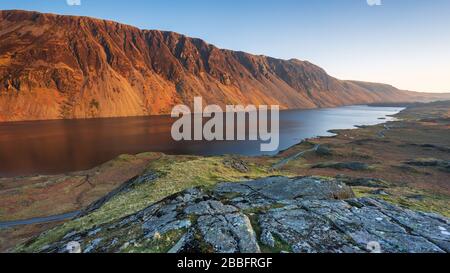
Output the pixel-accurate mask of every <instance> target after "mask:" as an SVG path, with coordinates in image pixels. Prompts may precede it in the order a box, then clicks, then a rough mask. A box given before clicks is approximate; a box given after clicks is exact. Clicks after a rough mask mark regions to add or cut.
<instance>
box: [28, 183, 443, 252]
mask: <svg viewBox="0 0 450 273" xmlns="http://www.w3.org/2000/svg"><path fill="white" fill-rule="evenodd" d="M148 177H153V176H152V175H149V176H148ZM142 178H143V179H144V180H146V179H147V178H145V176H143V177H142ZM142 178H137V179H136V181H135V182H133V183H142V182H139V181H141V180H142ZM151 179H152V178H150V180H146V181H147V182H146V183H151ZM133 183H131V184H133ZM122 190H132V189H130V188H129V189H122ZM102 205H103V202H100V203H96V204H94V205H93V206H92V207H90V208H88V210H87V213H88V214H87V215H89V214H90V213H95V212H96V209H98V208H99V206H102ZM74 221H83V220H82V219H76V220H74ZM448 230H450V225H449V219H447V218H445V217H441V216H438V215H435V214H427V213H421V212H413V211H410V210H406V209H402V208H399V207H396V206H393V205H391V204H388V203H386V202H384V201H380V200H376V199H371V198H360V199H356V198H354V195H353V192H352V190H351V189H350V188H349V187H348V186H346V185H345V184H342V183H340V182H338V181H336V180H334V179H324V178H318V177H302V178H286V177H267V178H263V179H259V180H253V181H249V182H242V183H222V184H218V185H217V186H215V187H214V188H213V189H210V190H206V189H201V188H193V189H189V190H186V191H184V192H181V193H179V194H176V195H173V196H170V197H168V198H166V199H165V200H163V201H161V202H158V203H156V204H154V205H151V206H149V207H147V208H145V209H144V210H142V211H139V212H137V213H135V214H132V215H129V216H127V217H124V218H122V219H119V220H114V221H111V222H109V223H105V224H102V225H98V226H95V227H93V228H91V229H89V230H84V231H75V230H73V231H70V232H68V233H67V234H52V231H49V232H47V233H46V234H43V235H42V236H47V237H48V238H52V240H51V241H46V240H42V239H41V238H39V237H38V238H36V239H34V240H32V241H30V242H28V243H27V244H25V245H24V246H22V247H21V250H20V251H25V252H67V251H68V250H67V245H68V244H69V243H71V242H76V243H77V244H80V246H81V249H82V251H83V252H171V253H176V252H181V253H184V252H189V253H192V252H202V253H209V252H219V253H239V252H241V253H259V252H295V253H316V252H321V253H353V252H362V253H364V252H371V251H379V252H393V253H399V252H407V253H413V252H420V253H422V252H449V251H450V235H449V233H448ZM53 232H54V231H53ZM54 235H57V236H54ZM58 237H59V239H56V238H58ZM39 242H40V243H39ZM42 242H45V243H42Z"/></svg>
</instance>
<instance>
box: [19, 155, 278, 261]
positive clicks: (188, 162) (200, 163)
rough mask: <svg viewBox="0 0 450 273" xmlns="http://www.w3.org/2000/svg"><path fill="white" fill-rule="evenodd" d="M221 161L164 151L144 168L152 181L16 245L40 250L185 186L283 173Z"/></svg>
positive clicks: (26, 248)
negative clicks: (243, 169)
mask: <svg viewBox="0 0 450 273" xmlns="http://www.w3.org/2000/svg"><path fill="white" fill-rule="evenodd" d="M124 159H125V158H124ZM223 161H224V157H195V156H168V155H164V156H162V157H161V158H160V159H158V160H155V161H153V162H151V163H150V164H149V166H148V168H147V171H152V172H155V173H157V174H158V175H159V178H157V179H156V180H155V181H151V182H147V183H142V184H139V185H137V186H135V188H133V189H132V190H131V191H128V192H125V193H122V194H119V195H117V196H115V197H114V198H113V199H111V200H110V201H109V202H107V203H106V204H104V205H103V206H102V207H101V208H99V209H98V210H96V211H94V212H93V213H90V214H89V215H87V216H85V217H83V218H80V219H76V220H73V221H70V222H67V223H65V224H63V225H61V226H58V227H56V228H55V229H52V230H50V231H47V232H46V233H44V234H43V235H41V236H40V237H38V238H37V239H36V240H35V241H34V242H33V243H31V244H30V245H29V246H27V247H24V246H19V247H18V249H17V250H18V251H21V250H25V251H26V252H33V251H39V250H40V249H41V248H42V247H43V246H45V245H47V244H49V243H51V242H54V241H58V240H59V239H61V238H62V237H63V236H64V235H65V234H67V233H69V232H71V231H74V230H75V231H78V232H80V231H84V230H88V229H91V228H93V227H95V226H98V225H101V224H104V223H108V222H111V221H114V220H118V219H120V218H122V217H125V216H128V215H130V214H133V213H136V212H138V211H140V210H142V209H145V208H146V207H148V206H150V205H151V204H153V203H155V202H158V201H160V200H162V199H164V198H166V197H168V196H170V195H173V194H175V193H178V192H181V191H183V190H186V189H188V188H193V187H203V188H210V187H213V186H214V185H216V184H217V183H218V182H238V181H243V180H248V179H256V178H260V177H264V176H268V175H281V174H282V173H278V172H269V170H268V168H266V167H262V166H257V165H252V164H250V165H249V172H247V173H242V172H240V171H238V170H235V169H234V168H232V167H227V166H226V165H225V164H224V163H223ZM284 175H285V174H284Z"/></svg>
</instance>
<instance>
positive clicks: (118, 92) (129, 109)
mask: <svg viewBox="0 0 450 273" xmlns="http://www.w3.org/2000/svg"><path fill="white" fill-rule="evenodd" d="M194 96H202V97H203V99H204V101H205V102H206V103H209V104H211V103H215V104H219V105H221V106H224V105H226V104H256V105H261V104H267V105H272V104H276V105H280V106H281V108H283V109H288V108H315V107H332V106H340V105H347V104H361V103H372V102H406V101H417V100H433V99H439V98H441V97H444V96H446V95H438V94H424V93H414V92H407V91H402V90H398V89H396V88H394V87H392V86H389V85H384V84H376V83H363V82H354V81H341V80H338V79H335V78H333V77H331V76H329V75H328V74H327V73H326V72H325V71H324V70H323V69H321V68H320V67H317V66H315V65H313V64H311V63H309V62H304V61H299V60H295V59H292V60H280V59H275V58H270V57H266V56H256V55H252V54H247V53H244V52H237V51H231V50H224V49H219V48H217V47H215V46H213V45H210V44H208V43H206V42H205V41H203V40H200V39H194V38H189V37H186V36H183V35H180V34H177V33H173V32H164V31H157V30H140V29H138V28H135V27H132V26H128V25H123V24H119V23H116V22H111V21H105V20H98V19H93V18H87V17H73V16H59V15H52V14H41V13H37V12H26V11H0V121H17V120H37V119H63V118H92V117H117V116H140V115H151V114H167V113H170V111H171V109H172V107H173V106H174V105H176V104H180V103H183V104H188V105H190V104H192V101H193V97H194ZM447 96H448V95H447Z"/></svg>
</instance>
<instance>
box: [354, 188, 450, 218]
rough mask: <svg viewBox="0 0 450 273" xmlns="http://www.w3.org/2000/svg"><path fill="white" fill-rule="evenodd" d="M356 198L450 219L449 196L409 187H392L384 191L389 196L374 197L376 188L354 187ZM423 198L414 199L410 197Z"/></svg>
mask: <svg viewBox="0 0 450 273" xmlns="http://www.w3.org/2000/svg"><path fill="white" fill-rule="evenodd" d="M352 189H353V191H354V192H355V194H356V197H358V198H360V197H374V198H379V199H382V200H384V201H387V202H389V203H392V204H395V205H399V206H401V207H404V208H408V209H411V210H415V211H422V212H433V213H438V214H441V215H443V216H445V217H450V207H449V200H448V196H445V195H442V194H435V193H432V192H428V191H421V190H416V189H411V188H408V187H390V188H387V189H383V191H385V192H387V193H388V194H389V195H374V194H371V192H373V191H374V188H366V187H352ZM414 195H417V196H421V197H422V198H421V199H420V200H419V199H414V198H411V197H410V196H414Z"/></svg>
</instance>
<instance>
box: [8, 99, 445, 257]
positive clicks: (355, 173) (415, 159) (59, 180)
mask: <svg viewBox="0 0 450 273" xmlns="http://www.w3.org/2000/svg"><path fill="white" fill-rule="evenodd" d="M397 118H399V120H398V121H394V122H389V123H387V124H383V125H377V126H370V127H365V128H360V129H355V130H342V131H337V132H336V133H337V135H336V136H335V137H329V138H318V139H309V140H306V141H304V142H302V143H301V144H299V145H297V146H295V147H292V148H291V149H289V150H287V151H285V152H283V153H281V154H279V155H277V156H275V157H239V156H233V157H232V156H218V157H199V156H169V155H164V154H158V153H147V154H141V155H136V156H125V155H124V156H121V157H119V158H117V159H115V160H113V161H111V162H109V163H106V164H104V165H103V166H100V167H97V168H95V169H93V170H90V171H86V172H81V173H76V174H69V175H61V176H53V177H42V176H40V177H28V178H20V179H19V178H15V180H11V179H9V180H6V179H3V180H0V204H2V206H1V208H2V209H1V210H0V219H1V220H15V219H27V218H30V217H38V216H45V215H52V214H55V213H63V212H69V211H74V210H79V209H82V208H85V207H86V206H88V205H89V204H90V203H92V202H93V201H95V200H96V199H98V198H100V197H102V196H104V195H105V194H107V193H108V192H110V191H112V190H113V189H114V188H116V187H118V186H119V185H120V184H121V183H123V182H125V181H127V180H128V179H130V178H132V177H134V176H136V175H139V174H142V173H154V174H156V175H157V178H156V179H155V180H149V181H143V182H142V183H139V184H137V185H134V186H133V188H131V189H129V190H127V191H124V192H121V193H120V194H118V195H116V196H114V197H113V198H112V199H110V200H109V201H108V202H106V203H105V204H104V205H103V206H102V207H101V208H100V209H98V210H96V211H95V212H93V213H90V214H88V215H87V216H85V217H82V218H80V219H76V220H73V221H68V222H66V223H53V224H48V225H36V226H26V227H17V228H13V229H8V230H0V251H6V250H13V251H21V250H24V249H26V250H27V251H30V250H33V251H39V249H41V248H42V247H43V246H45V245H46V244H47V243H48V242H51V241H55V240H57V239H60V238H61V237H62V236H64V235H65V234H67V233H69V232H71V231H82V230H86V229H89V228H92V227H95V226H97V225H100V224H102V223H106V222H110V221H113V220H117V219H121V218H122V217H124V216H127V215H130V214H132V213H135V212H137V211H139V210H142V209H143V208H145V207H147V206H149V205H150V204H152V203H154V202H157V201H159V200H162V199H164V198H166V197H168V196H170V195H172V194H175V193H177V192H180V191H182V190H185V189H187V188H191V187H205V188H208V187H211V186H213V185H215V184H217V183H218V182H223V181H227V182H236V181H243V180H249V179H254V178H260V177H266V176H271V175H284V176H323V177H337V178H338V179H341V180H342V181H344V182H345V183H347V184H348V185H350V186H352V189H353V191H354V192H355V194H356V195H357V196H358V197H361V196H375V197H377V198H381V199H384V200H386V201H389V202H392V203H394V204H397V205H400V206H403V207H407V208H411V209H414V210H420V211H426V212H436V213H439V214H442V215H444V216H447V217H450V209H449V208H450V183H449V178H450V170H449V169H450V166H449V165H448V162H450V138H449V137H448V136H449V135H450V102H437V103H431V104H420V105H414V106H411V107H410V108H408V109H406V110H405V111H403V112H402V113H400V114H399V115H397ZM317 146H319V147H320V148H319V149H313V148H314V147H317ZM303 151H307V152H305V153H303V154H302V156H301V157H298V158H295V159H293V160H290V161H287V162H286V164H283V165H282V166H279V167H277V168H275V169H274V168H273V166H275V165H276V166H278V165H277V163H279V162H283V161H284V160H285V159H286V158H289V157H291V156H292V155H295V154H299V153H302V152H303ZM86 177H88V178H87V179H86ZM17 181H23V182H22V183H19V184H18V183H17ZM30 181H34V183H29V182H30ZM77 186H78V187H77ZM79 187H81V189H83V190H78V191H77V190H76V189H79ZM36 192H38V193H41V194H36ZM11 193H13V194H14V195H13V196H14V198H12V197H11V198H10V197H8V196H9V194H11ZM49 197H50V198H49ZM15 200H20V202H18V201H15ZM12 202H16V203H14V204H13V203H12ZM8 208H9V209H8ZM44 230H46V232H45V233H44V234H42V235H41V236H39V237H38V238H36V239H34V240H32V241H30V242H28V243H26V244H21V243H23V242H25V241H27V240H28V239H29V238H30V237H33V236H35V235H37V234H39V233H41V232H42V231H44ZM17 245H18V246H17ZM14 246H17V247H16V248H14Z"/></svg>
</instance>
